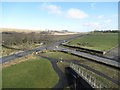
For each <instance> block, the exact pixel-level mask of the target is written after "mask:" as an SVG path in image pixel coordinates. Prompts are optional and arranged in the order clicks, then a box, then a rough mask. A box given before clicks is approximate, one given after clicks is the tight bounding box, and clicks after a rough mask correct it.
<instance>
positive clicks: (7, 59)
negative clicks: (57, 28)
mask: <svg viewBox="0 0 120 90" xmlns="http://www.w3.org/2000/svg"><path fill="white" fill-rule="evenodd" d="M82 36H85V35H77V36H75V37H72V38H69V39H65V40H59V41H57V42H55V43H52V44H50V45H47V46H42V47H38V48H35V49H32V50H27V51H24V52H20V53H17V54H12V55H9V56H4V57H1V58H0V64H1V63H5V62H9V61H11V60H14V59H16V58H19V57H23V56H25V55H28V54H31V53H33V52H38V51H42V50H46V49H47V48H50V47H52V48H53V49H54V48H55V47H56V46H59V45H60V44H61V43H63V42H65V41H69V40H72V39H75V38H77V37H82Z"/></svg>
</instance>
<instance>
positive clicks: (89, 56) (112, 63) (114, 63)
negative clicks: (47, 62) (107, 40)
mask: <svg viewBox="0 0 120 90" xmlns="http://www.w3.org/2000/svg"><path fill="white" fill-rule="evenodd" d="M48 49H49V50H57V51H63V52H70V53H72V54H74V55H77V56H81V57H84V58H87V59H91V60H94V61H97V62H100V63H104V64H107V65H110V66H113V67H117V68H120V63H119V62H117V61H114V60H111V59H108V58H104V57H100V56H96V55H92V54H89V53H85V52H81V51H76V50H73V49H68V48H65V47H61V46H59V47H58V48H56V47H49V48H48Z"/></svg>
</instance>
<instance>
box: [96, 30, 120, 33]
mask: <svg viewBox="0 0 120 90" xmlns="http://www.w3.org/2000/svg"><path fill="white" fill-rule="evenodd" d="M94 32H102V33H119V32H120V31H119V30H94Z"/></svg>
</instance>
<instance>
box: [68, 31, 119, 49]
mask: <svg viewBox="0 0 120 90" xmlns="http://www.w3.org/2000/svg"><path fill="white" fill-rule="evenodd" d="M77 43H80V44H84V45H81V47H85V48H89V49H95V50H100V51H104V50H109V49H111V48H112V47H114V46H116V45H117V44H118V34H117V33H96V34H92V35H88V36H85V37H80V38H77V39H75V40H72V41H70V42H69V44H70V45H78V44H77ZM85 43H88V44H85Z"/></svg>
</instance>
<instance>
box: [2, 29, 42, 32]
mask: <svg viewBox="0 0 120 90" xmlns="http://www.w3.org/2000/svg"><path fill="white" fill-rule="evenodd" d="M0 31H1V32H11V31H13V32H25V33H30V32H40V31H42V30H28V29H14V28H0Z"/></svg>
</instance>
